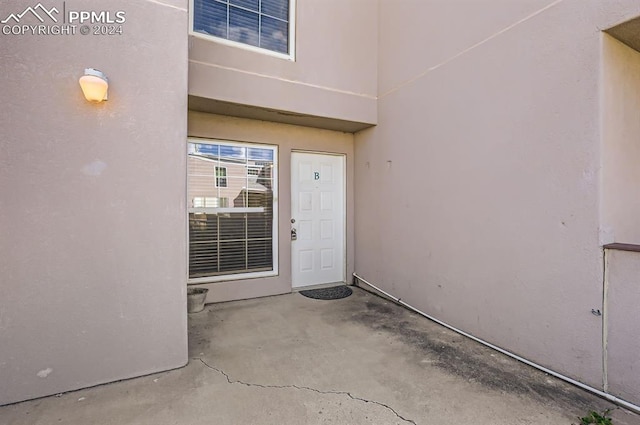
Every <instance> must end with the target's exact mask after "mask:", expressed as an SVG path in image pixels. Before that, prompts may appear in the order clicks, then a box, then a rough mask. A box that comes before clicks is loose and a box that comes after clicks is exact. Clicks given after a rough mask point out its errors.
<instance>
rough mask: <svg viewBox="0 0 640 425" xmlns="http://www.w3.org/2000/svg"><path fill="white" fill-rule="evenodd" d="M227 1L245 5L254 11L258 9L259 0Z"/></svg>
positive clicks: (241, 5)
mask: <svg viewBox="0 0 640 425" xmlns="http://www.w3.org/2000/svg"><path fill="white" fill-rule="evenodd" d="M229 3H231V4H235V5H236V6H240V7H245V8H247V9H251V10H254V11H256V12H257V11H258V10H260V2H259V1H258V0H230V1H229Z"/></svg>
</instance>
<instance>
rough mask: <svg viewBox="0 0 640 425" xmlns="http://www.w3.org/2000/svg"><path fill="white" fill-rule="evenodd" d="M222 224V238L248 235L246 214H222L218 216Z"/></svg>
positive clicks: (229, 238)
mask: <svg viewBox="0 0 640 425" xmlns="http://www.w3.org/2000/svg"><path fill="white" fill-rule="evenodd" d="M218 223H219V226H220V229H219V233H220V240H221V241H222V240H231V239H244V238H245V236H246V230H245V226H246V220H245V214H220V215H219V216H218Z"/></svg>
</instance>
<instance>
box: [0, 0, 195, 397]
mask: <svg viewBox="0 0 640 425" xmlns="http://www.w3.org/2000/svg"><path fill="white" fill-rule="evenodd" d="M186 3H187V1H186V0H185V1H166V2H162V1H137V2H130V1H124V0H113V1H110V2H108V4H105V5H102V6H101V8H108V10H112V11H116V10H123V11H125V12H126V22H125V24H124V25H123V34H122V35H119V36H115V35H113V36H98V35H91V34H89V35H86V36H84V35H81V34H80V33H77V34H76V35H75V36H73V35H71V36H62V35H58V36H56V35H52V36H40V35H35V36H33V35H25V36H14V35H9V36H7V35H0V69H1V72H0V98H1V99H2V101H3V105H2V112H1V113H0V134H1V136H0V199H1V201H0V203H1V207H0V241H2V242H1V243H0V287H1V288H2V296H0V341H1V342H0V382H1V383H2V384H0V404H3V403H11V402H15V401H19V400H23V399H29V398H34V397H39V396H44V395H49V394H54V393H59V392H63V391H68V390H73V389H77V388H81V387H86V386H91V385H95V384H99V383H104V382H109V381H114V380H118V379H123V378H129V377H132V376H137V375H143V374H148V373H152V372H156V371H161V370H166V369H170V368H175V367H180V366H182V365H184V364H185V363H186V362H187V335H186V333H187V332H186V331H187V330H186V325H187V317H186V316H187V315H186V285H185V280H186V244H185V238H184V235H185V229H186V218H185V208H184V204H185V200H184V199H185V164H186V158H185V156H186V152H185V148H184V141H185V138H186V113H187V47H188V38H187V6H186ZM29 5H31V6H33V3H31V2H27V1H14V0H10V1H3V2H2V5H0V15H2V19H4V18H5V17H6V15H8V14H9V13H10V12H15V13H19V12H21V11H22V10H23V9H24V8H25V7H27V6H29ZM54 5H55V6H57V7H58V9H59V10H60V12H62V2H58V3H56V2H47V4H46V6H48V7H50V6H54ZM66 7H67V10H69V9H71V8H73V9H75V10H96V2H93V1H88V0H73V1H69V0H67V2H66ZM100 10H102V9H100ZM29 18H30V17H29V16H27V17H25V20H26V19H29ZM78 31H79V29H78ZM86 67H95V68H97V69H100V70H102V71H103V72H105V73H106V74H107V76H108V77H109V78H110V83H111V84H110V92H109V101H108V102H105V103H103V104H99V105H95V104H90V103H88V102H87V101H86V100H85V99H84V97H83V96H82V93H81V90H80V86H79V85H78V78H79V77H80V76H81V75H82V73H83V70H84V68H86Z"/></svg>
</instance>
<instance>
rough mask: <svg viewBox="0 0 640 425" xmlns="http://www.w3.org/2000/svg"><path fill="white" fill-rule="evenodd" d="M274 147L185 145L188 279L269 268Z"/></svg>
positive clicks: (271, 268) (209, 144)
mask: <svg viewBox="0 0 640 425" xmlns="http://www.w3.org/2000/svg"><path fill="white" fill-rule="evenodd" d="M275 149H276V148H275V147H263V146H260V147H258V146H255V145H246V144H237V143H233V144H232V143H192V142H190V143H188V201H187V202H188V205H187V208H188V210H189V277H190V278H201V277H210V276H219V275H227V274H239V273H249V272H269V271H273V270H274V261H275V259H274V256H273V252H274V243H275V235H274V232H275V230H274V229H275V217H274V202H275V201H274V193H273V192H274V187H275V185H274V178H275V176H274V170H275V159H276V154H275Z"/></svg>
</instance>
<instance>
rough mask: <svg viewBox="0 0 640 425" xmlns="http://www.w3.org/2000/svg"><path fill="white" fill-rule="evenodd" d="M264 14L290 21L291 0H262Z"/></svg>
mask: <svg viewBox="0 0 640 425" xmlns="http://www.w3.org/2000/svg"><path fill="white" fill-rule="evenodd" d="M262 13H264V14H266V15H271V16H275V17H276V18H280V19H284V20H285V21H288V20H289V0H262Z"/></svg>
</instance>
